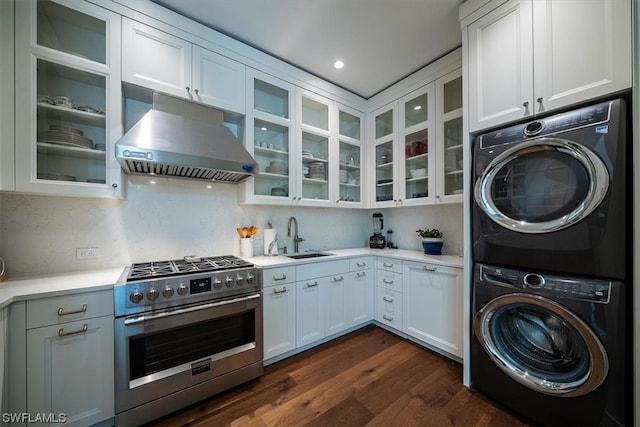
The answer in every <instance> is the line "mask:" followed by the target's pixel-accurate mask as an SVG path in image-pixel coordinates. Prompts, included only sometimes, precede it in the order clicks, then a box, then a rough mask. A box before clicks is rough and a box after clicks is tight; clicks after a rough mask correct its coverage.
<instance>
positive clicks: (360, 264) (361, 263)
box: [356, 262, 367, 267]
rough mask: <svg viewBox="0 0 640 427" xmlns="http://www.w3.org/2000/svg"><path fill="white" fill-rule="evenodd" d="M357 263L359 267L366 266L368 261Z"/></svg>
mask: <svg viewBox="0 0 640 427" xmlns="http://www.w3.org/2000/svg"><path fill="white" fill-rule="evenodd" d="M356 265H357V266H358V267H364V266H365V265H367V263H366V262H357V263H356Z"/></svg>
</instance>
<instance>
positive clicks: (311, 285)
mask: <svg viewBox="0 0 640 427" xmlns="http://www.w3.org/2000/svg"><path fill="white" fill-rule="evenodd" d="M316 286H318V282H317V281H315V282H313V283H309V282H307V288H315V287H316Z"/></svg>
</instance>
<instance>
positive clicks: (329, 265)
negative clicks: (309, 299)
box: [296, 259, 349, 281]
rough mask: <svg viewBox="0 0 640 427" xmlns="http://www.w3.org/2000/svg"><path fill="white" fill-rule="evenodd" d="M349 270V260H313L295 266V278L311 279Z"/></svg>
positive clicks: (299, 279)
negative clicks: (312, 261)
mask: <svg viewBox="0 0 640 427" xmlns="http://www.w3.org/2000/svg"><path fill="white" fill-rule="evenodd" d="M347 272H349V260H348V259H341V260H337V261H329V262H314V263H311V264H303V265H299V266H297V267H296V278H297V280H298V281H301V280H307V279H313V278H315V277H323V276H330V275H332V274H340V273H347Z"/></svg>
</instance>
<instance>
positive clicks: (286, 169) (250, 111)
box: [241, 69, 296, 204]
mask: <svg viewBox="0 0 640 427" xmlns="http://www.w3.org/2000/svg"><path fill="white" fill-rule="evenodd" d="M247 79H248V86H247V89H248V90H247V117H246V121H247V125H246V129H247V132H246V136H247V139H246V145H247V150H248V151H249V152H250V153H252V154H253V157H254V158H255V159H256V162H257V163H258V171H257V173H256V174H255V176H254V177H253V178H251V179H249V180H247V181H245V183H244V184H243V187H242V188H243V192H244V193H243V194H242V196H241V201H242V202H247V203H270V204H290V203H291V200H292V198H293V197H295V196H294V193H295V185H296V182H295V180H294V171H295V163H294V159H295V156H296V150H295V145H294V144H293V143H292V141H293V130H292V120H293V118H292V116H293V114H294V108H293V96H294V87H293V86H292V85H290V84H288V83H285V82H283V81H281V80H278V79H275V78H273V77H271V76H269V75H266V74H263V73H260V72H259V71H256V70H253V69H247Z"/></svg>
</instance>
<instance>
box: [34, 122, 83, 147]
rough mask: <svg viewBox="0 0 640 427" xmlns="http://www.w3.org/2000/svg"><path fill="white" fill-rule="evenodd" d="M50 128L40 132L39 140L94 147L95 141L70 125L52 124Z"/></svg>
mask: <svg viewBox="0 0 640 427" xmlns="http://www.w3.org/2000/svg"><path fill="white" fill-rule="evenodd" d="M49 129H50V130H42V131H40V132H38V142H48V143H50V144H58V145H68V146H72V147H81V148H93V141H92V140H90V139H89V138H87V137H85V136H83V135H84V134H83V132H82V131H81V130H79V129H75V128H72V127H68V126H57V125H51V126H50V127H49Z"/></svg>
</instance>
